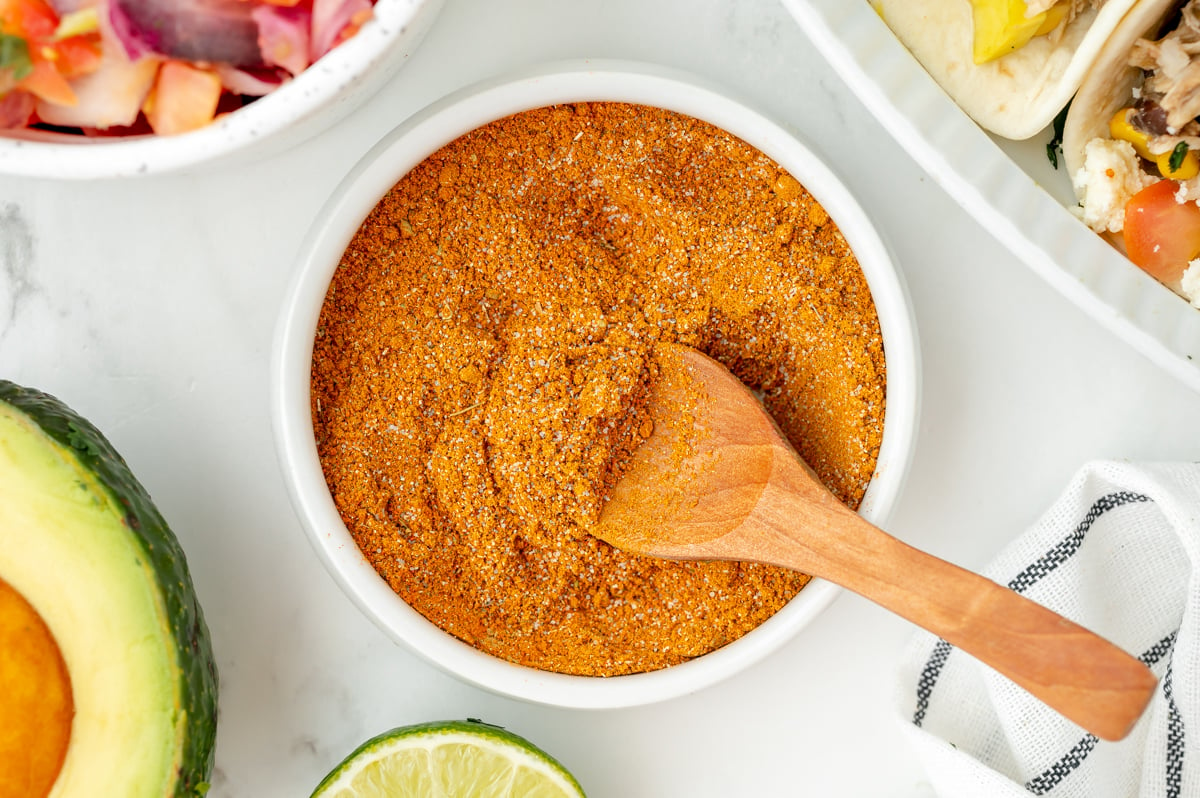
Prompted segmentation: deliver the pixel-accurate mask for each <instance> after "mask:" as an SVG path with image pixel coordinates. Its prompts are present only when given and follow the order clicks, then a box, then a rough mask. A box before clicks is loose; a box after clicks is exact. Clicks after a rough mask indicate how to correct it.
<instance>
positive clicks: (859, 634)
mask: <svg viewBox="0 0 1200 798" xmlns="http://www.w3.org/2000/svg"><path fill="white" fill-rule="evenodd" d="M576 57H606V58H630V59H637V60H642V61H650V62H657V63H661V64H666V65H670V66H675V67H680V68H683V69H687V70H690V71H692V72H694V73H696V74H699V75H701V76H704V77H706V78H709V79H713V80H716V81H719V82H721V83H723V84H724V85H725V86H727V87H728V89H729V93H731V94H732V95H733V96H735V97H737V98H739V99H741V100H743V101H744V102H747V103H749V104H751V105H753V106H756V107H758V108H759V109H761V110H763V111H765V112H767V113H768V114H770V115H772V116H773V117H775V118H776V119H778V120H780V121H781V122H783V123H785V124H787V125H789V126H790V127H791V128H793V129H794V130H796V131H797V132H798V133H800V134H801V135H802V137H803V138H805V139H806V140H807V141H808V142H809V143H810V144H811V146H812V147H813V149H814V150H815V151H817V152H818V153H820V154H821V155H823V156H824V157H825V158H826V159H827V161H828V162H829V163H830V164H831V165H832V166H833V167H834V168H835V170H837V171H838V172H839V173H840V174H841V175H842V176H843V177H844V179H845V180H846V182H847V183H848V184H849V186H850V188H851V189H852V190H853V191H855V192H856V193H857V195H858V197H859V199H860V202H861V203H862V204H863V205H864V207H865V208H866V210H867V211H868V213H869V214H870V215H871V216H872V217H873V218H874V219H875V220H877V222H878V224H879V225H880V227H881V228H882V230H883V232H884V234H885V235H886V237H887V238H888V239H889V240H890V241H891V243H892V244H893V245H894V247H895V251H896V253H897V255H898V259H899V262H900V264H901V266H902V268H903V271H904V275H905V277H906V279H907V280H908V284H909V288H910V290H911V293H912V297H913V302H914V305H915V308H916V314H917V319H918V324H919V326H920V333H921V339H922V355H923V358H924V363H925V371H924V407H923V413H922V421H921V430H920V436H919V441H918V448H917V451H916V454H915V457H914V461H913V465H912V471H911V476H910V479H909V482H908V487H907V489H906V491H905V493H904V495H903V496H902V498H901V501H900V503H899V506H898V511H897V512H896V514H895V517H894V521H893V524H892V529H893V531H894V532H895V533H897V534H898V535H900V536H901V537H903V538H905V539H907V540H909V541H911V542H913V543H915V544H916V545H918V546H921V547H923V548H926V549H928V550H930V551H932V552H934V553H936V554H938V555H940V556H942V557H945V558H947V559H950V560H952V561H955V562H958V563H960V564H963V565H965V566H968V567H980V566H982V565H983V564H984V563H985V562H987V560H988V559H989V558H990V556H991V555H992V554H993V553H994V552H995V551H996V550H997V549H998V548H1000V547H1001V546H1002V545H1004V543H1006V542H1007V541H1008V540H1009V539H1010V538H1012V537H1013V536H1014V535H1016V534H1017V533H1018V532H1019V531H1020V530H1021V529H1022V527H1023V526H1024V525H1026V524H1028V523H1029V522H1031V521H1032V520H1033V519H1034V518H1035V517H1036V516H1037V515H1038V514H1039V513H1040V512H1041V511H1042V510H1043V509H1044V508H1045V507H1046V506H1047V505H1048V504H1049V502H1050V501H1051V500H1052V498H1053V497H1054V496H1055V495H1056V494H1057V493H1058V491H1059V489H1060V488H1061V486H1062V485H1063V484H1064V483H1065V481H1066V480H1067V478H1068V477H1069V476H1070V474H1071V473H1072V472H1073V471H1074V470H1075V469H1076V468H1077V467H1078V466H1079V465H1080V464H1081V463H1083V462H1085V461H1086V460H1089V459H1093V458H1125V459H1134V460H1139V459H1190V460H1194V459H1197V458H1198V457H1200V396H1198V395H1196V394H1195V393H1193V392H1191V391H1189V390H1188V389H1186V388H1184V387H1183V386H1182V385H1180V384H1178V383H1177V382H1175V381H1174V380H1173V379H1172V378H1170V377H1169V376H1167V375H1165V374H1163V373H1161V372H1159V371H1158V370H1156V369H1155V368H1154V367H1153V366H1151V365H1150V364H1149V363H1147V362H1145V361H1144V360H1143V359H1142V358H1141V357H1140V356H1139V355H1137V354H1136V353H1135V352H1133V351H1132V350H1131V349H1130V348H1129V347H1128V346H1126V345H1125V344H1123V343H1122V342H1120V341H1118V340H1117V339H1116V338H1115V337H1113V336H1112V335H1111V334H1109V333H1108V332H1106V331H1105V330H1103V329H1101V328H1100V327H1099V326H1098V325H1097V324H1096V323H1095V322H1094V321H1092V320H1091V319H1089V318H1087V317H1085V316H1084V315H1083V314H1082V313H1081V312H1079V311H1078V310H1076V309H1075V308H1074V307H1073V306H1071V305H1070V304H1068V303H1067V302H1066V301H1065V300H1064V299H1062V298H1061V297H1060V296H1059V295H1058V294H1056V293H1054V292H1053V291H1052V290H1051V289H1050V288H1049V287H1048V286H1047V285H1045V284H1044V283H1042V282H1041V281H1040V280H1038V279H1037V278H1036V277H1034V276H1033V275H1032V273H1030V272H1029V271H1028V270H1027V269H1026V268H1025V267H1024V266H1023V265H1022V264H1020V263H1018V262H1016V261H1015V260H1014V259H1013V258H1012V257H1011V256H1010V255H1009V254H1008V253H1007V251H1006V250H1005V249H1004V248H1002V247H1001V246H1000V245H999V244H998V243H997V242H996V241H995V240H993V239H992V238H991V237H990V235H989V234H988V233H987V231H985V230H983V229H982V228H980V227H979V226H978V225H976V224H975V223H974V222H973V221H971V220H970V219H969V218H968V217H967V216H966V215H965V214H964V213H963V212H962V211H961V210H960V209H959V208H958V207H956V205H955V204H954V202H953V201H952V200H950V199H949V198H948V197H947V196H946V195H945V194H944V193H943V192H942V191H941V190H940V189H939V188H938V187H936V186H934V185H932V184H931V183H930V181H928V180H927V179H926V178H924V177H923V175H922V174H921V173H920V172H919V170H918V169H917V168H916V167H915V166H914V165H913V163H912V162H911V161H910V159H909V158H908V157H907V156H906V155H905V154H904V153H903V152H902V151H901V150H900V149H899V147H897V146H896V145H895V144H894V143H893V142H892V141H891V140H890V139H889V138H888V137H887V135H886V133H885V132H884V131H883V130H882V129H880V127H879V126H878V125H877V124H876V123H875V122H874V120H873V118H872V117H870V116H869V115H868V114H867V113H866V112H865V110H864V109H863V108H862V107H861V106H860V105H859V104H858V102H857V101H856V100H855V99H854V98H852V97H850V96H847V93H846V90H845V88H844V86H843V84H842V83H841V82H840V80H839V78H838V77H837V75H835V74H833V73H832V72H831V70H830V69H829V68H828V67H826V66H825V64H824V63H822V62H821V61H820V60H819V58H818V57H817V56H816V55H815V53H814V52H813V50H812V48H811V46H810V45H809V43H808V42H807V41H806V40H805V39H804V37H803V36H802V34H801V33H800V32H799V30H798V28H797V27H796V26H795V25H794V24H793V22H792V21H791V19H790V18H789V17H788V16H787V15H786V13H785V12H784V10H783V9H782V7H781V6H779V5H777V4H776V2H774V0H654V1H653V2H645V0H449V1H448V2H447V5H446V7H445V10H444V11H443V13H442V15H441V17H440V18H439V19H438V20H437V22H436V23H435V25H434V28H433V30H432V32H431V33H430V35H429V36H428V38H427V39H426V40H425V42H424V44H423V45H422V46H421V47H420V48H419V49H418V51H417V52H416V54H415V55H414V56H413V57H412V59H411V62H410V63H409V64H408V66H407V67H406V68H405V70H404V71H403V72H401V73H400V74H399V75H398V76H397V77H396V79H395V80H394V81H392V82H391V83H390V84H388V85H387V86H386V87H385V88H384V89H383V91H382V92H381V93H380V94H378V95H377V96H376V97H374V98H373V100H372V101H371V102H369V103H368V104H367V105H366V106H364V107H362V108H361V109H360V110H359V111H357V112H356V113H354V114H353V115H351V116H350V117H349V118H348V119H347V120H345V121H344V122H343V123H342V124H341V125H339V126H337V127H336V128H334V129H332V130H329V131H328V132H326V133H325V134H323V135H321V136H320V137H318V138H316V139H313V140H310V141H308V142H306V143H305V144H303V145H301V146H299V147H297V148H295V149H293V150H291V151H288V152H286V153H282V154H279V155H277V156H276V157H273V158H271V159H268V160H263V161H261V162H260V163H257V164H254V165H251V166H249V167H245V166H243V167H237V168H232V167H229V168H214V169H210V170H205V171H204V172H202V173H199V174H195V175H190V176H171V177H160V178H152V179H144V180H139V181H132V182H102V181H97V182H87V183H55V182H48V181H37V180H25V179H10V178H4V179H0V375H3V376H4V377H6V378H9V379H13V380H16V381H18V382H22V383H25V384H28V385H33V386H37V387H40V388H42V389H45V390H48V391H50V392H52V393H55V394H57V395H59V396H60V397H61V398H63V399H64V400H66V401H67V402H68V403H69V404H71V405H73V406H74V407H75V408H76V409H78V410H79V411H81V412H82V413H84V414H85V415H86V416H88V417H89V418H91V419H92V420H93V421H94V422H95V423H96V424H98V425H99V426H100V427H101V428H102V429H103V430H105V431H106V433H107V434H108V435H109V436H110V438H111V439H112V440H113V442H114V443H115V445H116V446H117V448H118V449H119V450H120V451H121V452H122V453H123V454H124V455H125V457H126V458H127V459H128V461H129V462H130V464H131V465H132V467H133V468H134V471H135V472H136V473H137V474H138V475H139V476H140V478H141V480H142V481H143V482H144V483H145V485H146V486H147V488H148V489H149V490H150V492H151V494H152V495H153V496H154V498H155V500H156V501H157V503H158V505H159V507H160V509H161V510H162V512H163V513H164V515H165V516H166V517H167V518H168V520H169V521H170V522H171V524H172V526H173V527H174V529H175V530H176V532H177V534H178V536H179V538H180V539H181V541H182V542H183V545H184V547H185V549H186V550H187V552H188V556H189V561H190V563H191V567H192V572H193V575H194V578H195V582H196V586H197V589H198V591H199V594H200V598H201V601H202V602H203V605H204V609H205V611H206V614H207V618H208V622H209V625H210V627H211V629H212V634H213V643H214V646H215V649H216V655H217V660H218V666H219V668H220V672H221V679H222V684H221V704H220V706H221V714H220V726H219V734H218V748H217V770H216V773H215V775H214V778H213V785H214V786H213V792H212V794H213V795H214V796H218V797H219V798H235V797H236V798H249V797H251V796H253V797H254V798H260V797H263V796H305V795H308V793H309V791H310V790H311V788H312V787H313V786H314V785H315V784H316V782H317V781H318V780H319V779H320V777H321V776H322V775H323V774H324V773H325V771H326V770H327V769H328V768H329V767H330V766H331V765H332V764H334V763H335V762H336V761H337V760H338V759H339V758H340V757H341V756H342V755H343V754H344V753H346V752H347V751H348V750H349V749H350V748H351V747H352V746H353V745H355V744H356V743H358V742H359V741H361V740H362V739H364V738H366V737H367V736H369V735H371V734H374V733H376V732H378V731H381V730H383V729H386V728H389V727H391V726H393V725H398V724H403V723H409V722H416V721H421V720H429V719H437V718H452V717H465V716H471V717H480V718H484V719H487V720H489V721H491V722H493V723H499V724H502V725H506V726H508V727H510V728H512V729H513V730H515V731H517V732H519V733H521V734H524V735H526V736H528V737H529V738H531V739H532V740H534V741H536V742H538V743H540V744H542V745H543V746H544V747H546V748H548V749H549V750H550V751H551V752H552V753H554V754H555V755H557V756H558V757H559V758H560V759H561V760H562V761H563V762H564V763H565V764H566V765H567V766H568V767H569V768H570V769H571V770H573V771H574V772H575V773H576V774H577V776H578V777H579V779H580V781H581V782H582V783H583V784H584V786H585V787H586V788H587V789H588V791H589V794H590V795H591V796H593V797H594V798H608V797H609V796H635V797H636V796H676V795H680V796H682V795H688V796H738V795H767V796H777V795H779V796H782V795H800V794H805V795H822V796H920V795H926V794H928V791H927V790H926V788H925V787H924V785H923V783H924V775H923V774H922V773H921V772H920V770H919V768H918V765H917V764H916V763H915V762H914V761H913V759H912V756H911V755H910V752H909V750H908V749H907V747H906V744H905V743H904V741H903V740H902V739H901V738H900V737H899V734H898V730H897V726H896V724H897V720H896V718H895V716H894V713H893V710H892V696H893V692H894V691H895V690H896V689H897V688H896V685H895V683H894V678H893V673H894V668H895V663H896V662H897V660H898V658H899V652H900V649H901V647H902V646H903V644H904V643H905V642H906V640H907V638H908V637H909V635H910V633H911V628H910V627H909V626H908V625H907V624H906V623H904V622H902V621H899V620H897V619H895V618H893V617H890V616H889V615H887V614H886V613H885V612H884V611H882V610H880V609H877V608H876V607H874V606H872V605H870V604H868V603H867V602H865V601H863V600H861V599H859V598H857V597H854V596H848V595H847V596H843V597H842V598H840V599H839V600H838V601H837V602H836V603H835V604H834V605H833V606H832V607H831V608H830V609H829V610H828V611H827V612H826V613H825V614H824V615H823V616H822V617H821V618H819V619H818V620H817V621H816V622H815V623H814V624H813V625H812V626H810V627H809V628H808V629H807V630H805V631H804V633H803V634H802V635H801V636H799V637H797V638H796V639H795V640H794V641H793V642H792V643H791V644H790V645H788V646H786V647H785V648H784V649H782V650H781V651H779V652H778V653H776V654H775V655H773V656H772V657H770V658H769V659H767V660H766V661H764V662H762V663H760V664H759V665H757V666H756V667H754V668H753V669H752V670H750V671H749V672H747V673H745V674H743V675H741V676H738V677H735V678H733V679H730V680H728V681H726V682H724V683H722V684H720V685H717V686H715V687H713V688H710V689H708V690H706V691H704V692H702V693H699V694H696V695H693V696H689V697H686V698H682V699H677V700H673V701H670V702H667V703H663V704H658V705H653V706H648V707H642V708H638V709H630V710H620V711H608V712H574V711H562V710H555V709H550V708H546V707H542V706H535V705H531V704H525V703H521V702H517V701H512V700H509V699H505V698H501V697H498V696H494V695H490V694H487V693H484V692H481V691H479V690H476V689H474V688H472V687H468V686H466V685H464V684H461V683H459V682H457V681H456V680H454V679H453V678H451V677H448V676H446V675H444V674H442V673H440V672H439V671H437V670H434V669H433V668H431V667H429V666H427V665H426V664H424V663H423V662H422V661H420V660H418V659H417V658H416V657H414V656H413V655H411V654H409V653H408V652H407V651H405V650H403V649H401V648H399V647H397V646H396V645H394V644H393V643H391V642H390V641H389V640H388V639H386V638H385V637H384V636H383V634H382V633H381V632H379V631H377V630H376V628H375V627H374V626H373V625H371V623H370V622H368V621H367V620H366V619H365V618H364V617H362V616H361V615H360V614H359V613H358V611H357V610H355V609H354V608H353V607H352V606H351V604H350V603H349V601H348V600H347V599H346V598H345V597H344V596H343V595H342V594H341V592H340V591H339V590H338V588H337V587H336V586H335V585H334V583H333V581H332V580H331V579H330V578H329V577H328V575H327V574H326V573H325V571H324V570H323V569H322V567H321V565H320V564H319V563H318V561H317V558H316V556H315V555H314V553H313V552H312V551H311V550H310V548H309V545H308V543H307V542H306V539H305V537H304V535H303V533H302V531H301V529H300V526H299V524H298V522H297V521H296V519H295V517H294V515H293V513H292V510H291V507H290V505H289V503H288V500H287V496H286V493H285V490H284V487H283V483H282V480H281V476H280V470H279V466H278V464H277V463H276V460H275V455H274V447H273V441H272V438H271V427H270V419H269V417H268V406H267V396H268V384H267V365H268V362H269V359H270V348H271V342H272V333H273V329H274V325H275V321H276V316H277V312H278V309H279V304H280V301H281V299H282V297H283V293H284V290H285V288H286V286H287V283H288V279H289V274H290V270H291V268H292V263H293V260H294V255H295V252H296V248H297V247H298V245H299V242H300V240H301V237H302V235H303V233H304V232H305V229H306V226H307V225H308V223H309V221H310V220H311V219H312V218H313V217H314V215H315V214H316V212H317V210H318V208H319V207H320V205H321V203H322V202H323V201H324V199H325V196H326V194H327V193H328V192H329V190H330V189H331V188H332V187H333V186H334V185H335V184H336V183H337V182H338V181H339V180H340V178H341V177H342V175H343V174H344V173H345V172H346V171H347V170H348V169H349V168H350V166H351V165H352V164H353V163H354V162H355V161H356V160H357V159H358V158H359V157H360V156H361V155H362V154H363V153H364V152H365V151H366V149H367V148H368V147H369V146H370V145H371V144H372V143H373V142H374V141H375V140H376V139H378V138H379V137H380V136H381V135H382V134H383V133H384V132H386V131H387V130H388V129H390V128H391V127H393V126H394V125H395V124H397V123H398V122H400V121H401V120H403V119H404V118H405V117H406V116H408V115H409V114H410V113H412V112H413V111H415V110H417V109H419V108H420V107H422V106H424V105H425V104H426V103H428V102H430V101H432V100H434V99H436V98H438V97H440V96H442V95H443V94H445V93H447V92H448V91H450V90H452V89H454V88H457V87H459V86H462V85H465V84H467V83H470V82H473V81H475V80H477V79H481V78H485V77H489V76H493V75H496V74H498V73H502V72H503V71H505V70H507V69H510V68H513V67H517V66H522V65H526V64H531V63H536V62H541V61H545V60H550V59H560V58H576Z"/></svg>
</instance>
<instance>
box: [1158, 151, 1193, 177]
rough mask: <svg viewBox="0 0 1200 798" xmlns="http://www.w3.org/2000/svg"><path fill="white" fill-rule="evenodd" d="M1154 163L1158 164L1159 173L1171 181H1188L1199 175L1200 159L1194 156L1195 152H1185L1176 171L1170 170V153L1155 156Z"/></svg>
mask: <svg viewBox="0 0 1200 798" xmlns="http://www.w3.org/2000/svg"><path fill="white" fill-rule="evenodd" d="M1154 162H1155V163H1156V164H1158V171H1159V173H1160V174H1162V176H1163V177H1166V178H1169V179H1171V180H1190V179H1191V178H1193V177H1195V176H1196V175H1198V174H1200V157H1197V156H1196V151H1195V150H1188V151H1187V155H1185V156H1183V161H1181V162H1180V164H1179V168H1178V169H1174V170H1173V169H1171V153H1169V152H1164V153H1163V154H1162V155H1159V156H1156V157H1155V159H1154Z"/></svg>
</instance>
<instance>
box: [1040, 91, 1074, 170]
mask: <svg viewBox="0 0 1200 798" xmlns="http://www.w3.org/2000/svg"><path fill="white" fill-rule="evenodd" d="M1070 108H1071V104H1070V103H1067V105H1066V107H1064V108H1063V109H1062V110H1061V111H1059V112H1058V116H1056V117H1054V135H1053V137H1052V138H1051V139H1050V143H1049V144H1047V145H1046V157H1047V158H1048V159H1050V165H1051V166H1053V167H1054V168H1055V169H1057V168H1058V155H1059V153H1061V152H1062V137H1063V125H1065V124H1066V122H1067V111H1069V110H1070Z"/></svg>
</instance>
